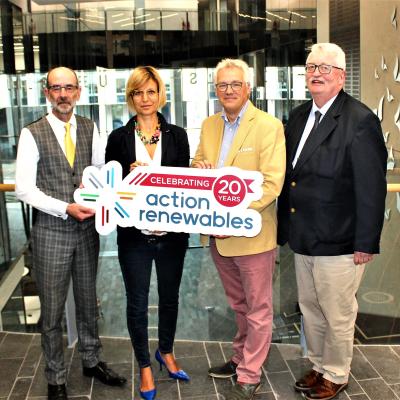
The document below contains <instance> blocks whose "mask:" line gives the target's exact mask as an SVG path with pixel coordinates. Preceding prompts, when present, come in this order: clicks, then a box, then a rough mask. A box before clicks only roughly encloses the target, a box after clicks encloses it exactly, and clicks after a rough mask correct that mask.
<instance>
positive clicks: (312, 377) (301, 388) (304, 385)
mask: <svg viewBox="0 0 400 400" xmlns="http://www.w3.org/2000/svg"><path fill="white" fill-rule="evenodd" d="M321 378H322V374H321V373H320V372H317V371H315V370H313V369H312V370H310V371H308V372H307V373H306V374H305V375H304V376H303V377H302V378H301V379H299V380H298V381H296V383H295V384H294V388H295V389H296V390H297V391H298V392H307V391H309V390H310V389H312V388H313V387H314V386H316V385H317V384H318V383H319V382H320V380H321Z"/></svg>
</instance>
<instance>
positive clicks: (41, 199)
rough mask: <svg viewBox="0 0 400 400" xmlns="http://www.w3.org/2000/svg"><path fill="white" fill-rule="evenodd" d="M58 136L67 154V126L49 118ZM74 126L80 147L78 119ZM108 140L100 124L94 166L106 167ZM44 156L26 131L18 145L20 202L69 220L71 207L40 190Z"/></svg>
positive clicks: (73, 133)
mask: <svg viewBox="0 0 400 400" xmlns="http://www.w3.org/2000/svg"><path fill="white" fill-rule="evenodd" d="M46 118H47V120H48V121H49V124H50V126H51V128H52V130H53V132H54V134H55V136H56V139H57V141H58V144H59V145H60V147H61V149H62V151H63V152H64V154H65V145H64V137H65V122H63V121H61V120H59V119H58V118H57V117H56V116H55V115H54V114H53V113H50V114H48V115H47V116H46ZM69 122H70V124H71V128H70V129H71V130H70V132H71V137H72V141H73V142H74V144H75V145H76V118H75V115H74V114H73V115H72V117H71V119H70V120H69ZM105 143H106V141H105V139H104V138H101V137H100V134H99V131H98V129H97V126H96V124H94V128H93V141H92V165H94V166H96V167H101V166H103V165H104V156H105ZM39 158H40V155H39V150H38V148H37V145H36V141H35V139H34V138H33V136H32V133H31V131H30V130H29V129H28V128H23V129H22V131H21V135H20V138H19V143H18V152H17V165H16V174H15V193H16V195H17V198H18V199H19V200H21V201H23V202H25V203H27V204H30V205H31V206H32V207H35V208H37V209H38V210H40V211H43V212H45V213H47V214H50V215H53V216H55V217H60V218H63V219H66V218H67V217H68V214H67V213H66V210H67V206H68V203H66V202H65V201H62V200H59V199H56V198H54V197H51V196H48V195H46V194H45V193H43V192H42V191H41V190H40V189H39V188H38V187H37V186H36V174H37V163H38V161H39Z"/></svg>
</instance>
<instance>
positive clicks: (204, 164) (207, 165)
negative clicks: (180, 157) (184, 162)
mask: <svg viewBox="0 0 400 400" xmlns="http://www.w3.org/2000/svg"><path fill="white" fill-rule="evenodd" d="M192 167H194V168H202V169H213V168H214V165H212V164H211V163H210V161H208V160H203V161H196V162H195V163H193V164H192Z"/></svg>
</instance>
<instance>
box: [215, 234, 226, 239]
mask: <svg viewBox="0 0 400 400" xmlns="http://www.w3.org/2000/svg"><path fill="white" fill-rule="evenodd" d="M213 236H214V237H215V238H216V239H226V238H228V237H230V236H228V235H213Z"/></svg>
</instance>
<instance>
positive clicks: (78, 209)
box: [67, 203, 96, 222]
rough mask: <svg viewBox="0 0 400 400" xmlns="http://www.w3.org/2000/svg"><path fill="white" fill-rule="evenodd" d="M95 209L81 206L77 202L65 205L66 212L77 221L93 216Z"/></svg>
mask: <svg viewBox="0 0 400 400" xmlns="http://www.w3.org/2000/svg"><path fill="white" fill-rule="evenodd" d="M95 213H96V211H95V210H93V209H92V208H89V207H85V206H81V205H80V204H77V203H71V204H68V206H67V214H68V215H70V216H71V217H72V218H75V219H76V220H78V221H81V222H82V221H84V220H85V219H87V218H90V217H93V216H94V215H95Z"/></svg>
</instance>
